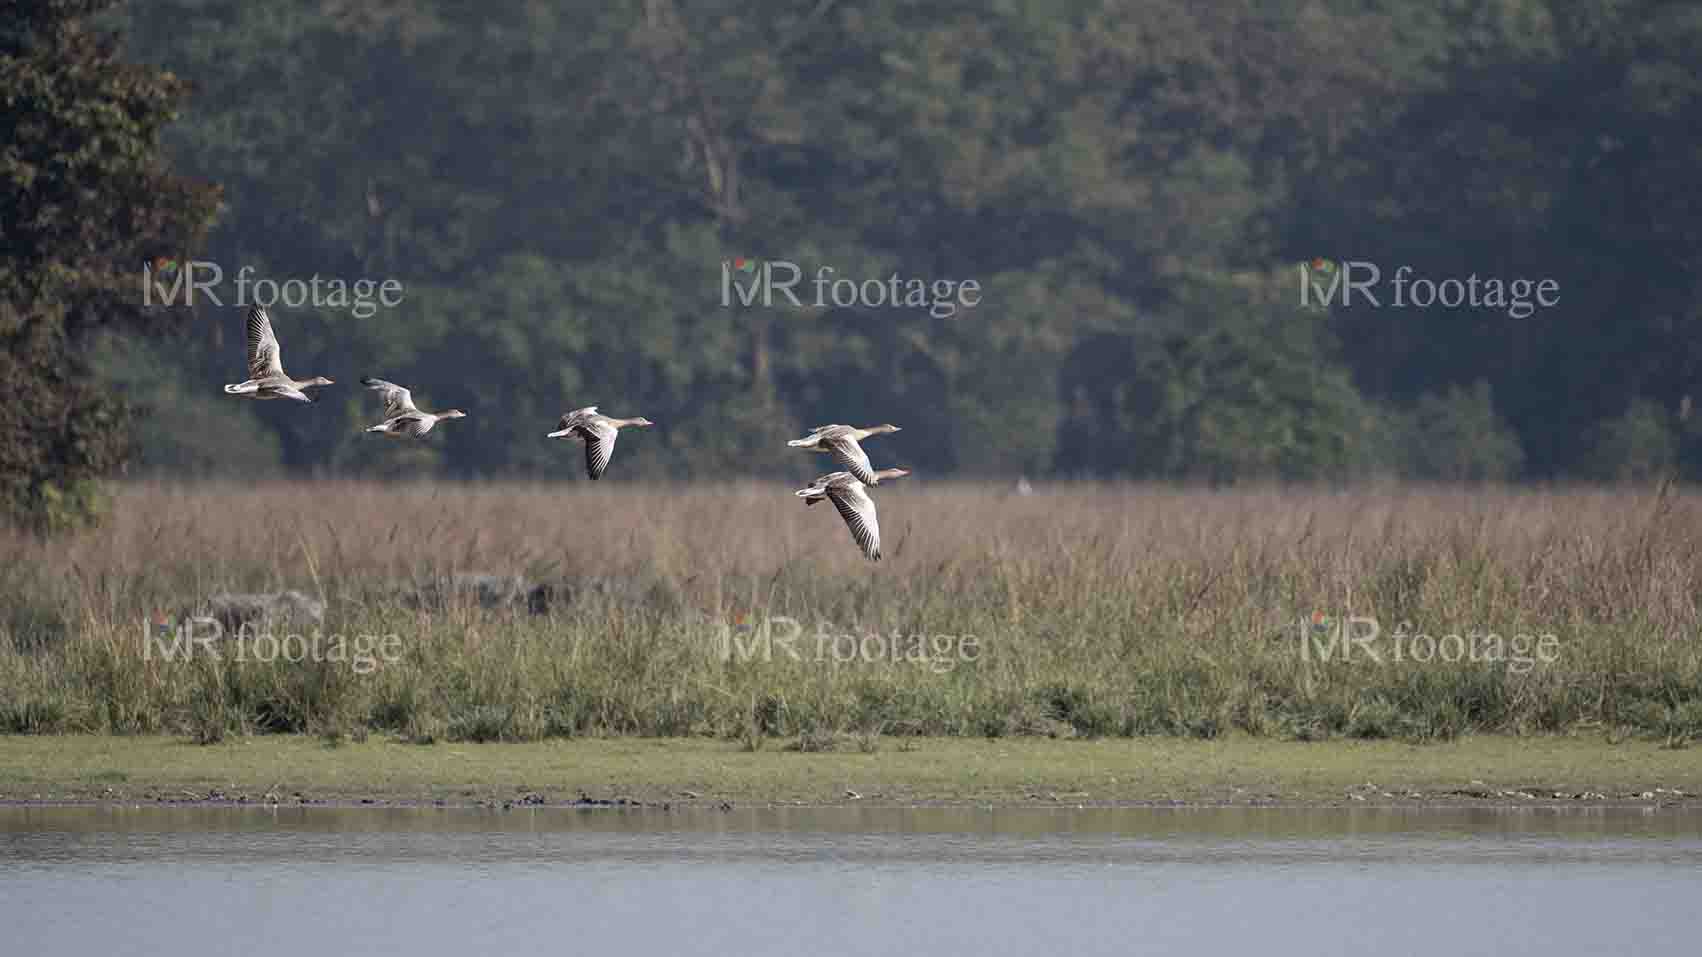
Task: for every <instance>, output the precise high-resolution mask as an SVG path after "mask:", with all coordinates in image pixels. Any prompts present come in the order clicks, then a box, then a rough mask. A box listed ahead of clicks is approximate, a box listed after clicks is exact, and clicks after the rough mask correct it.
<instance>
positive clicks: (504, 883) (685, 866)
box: [0, 807, 1702, 957]
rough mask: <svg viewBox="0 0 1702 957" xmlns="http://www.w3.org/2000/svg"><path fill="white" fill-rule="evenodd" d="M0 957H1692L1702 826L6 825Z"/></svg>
mask: <svg viewBox="0 0 1702 957" xmlns="http://www.w3.org/2000/svg"><path fill="white" fill-rule="evenodd" d="M0 927H3V928H4V931H0V939H3V940H6V941H7V943H4V944H0V952H3V953H7V954H20V955H23V954H31V955H36V954H41V955H48V954H78V955H83V954H102V955H109V954H171V955H196V954H243V955H265V954H280V955H289V957H318V955H329V954H407V955H419V957H425V955H437V954H444V955H456V957H468V955H482V954H509V953H517V954H518V953H540V952H549V953H571V954H577V953H589V954H607V955H625V954H728V955H740V957H744V955H763V954H776V955H779V954H784V955H787V957H803V955H811V954H818V953H820V954H837V953H867V954H898V953H903V954H1045V955H1063V954H1070V955H1075V954H1139V953H1155V954H1159V953H1162V954H1178V953H1198V954H1254V955H1261V957H1262V955H1276V954H1305V955H1308V957H1319V955H1331V954H1352V955H1355V957H1364V955H1367V954H1417V953H1429V954H1497V955H1508V954H1541V955H1543V957H1565V955H1574V954H1576V955H1592V957H1595V955H1604V954H1630V953H1654V952H1662V953H1666V952H1673V953H1685V952H1690V950H1691V949H1692V948H1693V947H1695V946H1697V941H1699V940H1702V811H1696V810H1688V811H1670V810H1668V811H1658V812H1653V811H1641V810H1612V811H1610V810H1593V811H1556V810H1422V811H1407V810H1377V809H1364V810H1287V809H1187V810H1182V809H1177V810H1169V809H1116V810H1109V809H1107V810H1092V809H1090V810H1067V811H1055V810H1040V809H1008V810H973V809H906V810H887V809H873V808H871V809H813V810H802V809H778V810H773V809H763V810H742V809H741V810H734V811H731V812H727V813H722V812H717V811H701V812H699V811H692V812H685V813H681V812H678V811H676V812H673V813H661V812H648V811H622V810H609V809H595V810H575V809H562V808H551V809H525V810H520V809H516V810H512V811H476V810H440V809H405V810H396V809H325V808H307V809H301V808H285V809H260V808H245V809H228V808H158V807H147V808H136V809H128V808H22V807H11V808H0Z"/></svg>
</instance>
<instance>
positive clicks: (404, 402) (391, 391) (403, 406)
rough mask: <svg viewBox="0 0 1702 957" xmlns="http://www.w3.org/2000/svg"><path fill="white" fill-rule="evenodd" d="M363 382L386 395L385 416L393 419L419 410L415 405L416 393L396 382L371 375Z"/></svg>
mask: <svg viewBox="0 0 1702 957" xmlns="http://www.w3.org/2000/svg"><path fill="white" fill-rule="evenodd" d="M360 381H361V384H362V385H364V386H366V387H367V388H369V389H371V390H373V391H374V392H377V393H378V394H379V395H382V396H383V397H384V417H385V418H387V419H393V418H396V417H397V416H400V415H406V414H408V413H410V412H418V411H419V409H418V408H417V407H415V405H414V394H413V393H412V392H409V391H408V390H407V389H404V388H402V387H401V386H399V385H397V384H396V383H394V382H386V381H384V380H383V379H374V378H372V377H371V376H367V377H366V378H364V379H362V380H360Z"/></svg>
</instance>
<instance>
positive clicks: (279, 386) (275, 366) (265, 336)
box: [225, 306, 332, 402]
mask: <svg viewBox="0 0 1702 957" xmlns="http://www.w3.org/2000/svg"><path fill="white" fill-rule="evenodd" d="M331 384H332V383H331V380H330V379H327V378H325V377H324V376H314V377H313V378H311V379H292V378H290V377H289V376H287V375H285V374H284V359H283V354H282V353H281V352H279V351H278V337H277V336H276V335H274V334H273V332H272V318H271V317H270V316H268V315H266V310H265V309H264V308H262V307H260V306H251V307H249V310H248V381H246V382H238V383H235V384H232V385H227V386H225V391H226V392H228V393H230V394H231V395H245V396H248V397H249V398H253V399H293V400H295V401H297V402H312V401H313V399H312V398H311V397H309V396H308V394H307V391H306V390H307V389H309V388H311V387H313V386H321V385H331Z"/></svg>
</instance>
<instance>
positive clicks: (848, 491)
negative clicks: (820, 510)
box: [827, 485, 881, 562]
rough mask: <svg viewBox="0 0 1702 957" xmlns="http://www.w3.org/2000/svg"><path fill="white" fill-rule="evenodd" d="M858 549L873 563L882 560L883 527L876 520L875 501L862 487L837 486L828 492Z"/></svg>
mask: <svg viewBox="0 0 1702 957" xmlns="http://www.w3.org/2000/svg"><path fill="white" fill-rule="evenodd" d="M827 495H828V498H830V499H832V500H833V507H834V508H837V509H839V517H840V518H843V519H845V527H847V528H849V529H851V537H852V538H854V539H856V540H857V547H858V548H861V549H862V550H863V554H864V555H865V556H867V557H868V558H870V559H871V560H873V561H877V562H878V561H880V560H881V526H880V523H879V522H878V521H876V519H875V500H874V499H872V498H870V497H869V493H868V492H866V491H864V489H863V487H862V486H861V485H835V486H833V487H832V488H829V489H828V490H827Z"/></svg>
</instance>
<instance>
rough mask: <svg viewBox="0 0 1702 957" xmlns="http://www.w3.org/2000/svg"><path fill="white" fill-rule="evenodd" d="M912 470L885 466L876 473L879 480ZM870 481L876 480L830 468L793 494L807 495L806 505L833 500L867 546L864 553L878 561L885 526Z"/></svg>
mask: <svg viewBox="0 0 1702 957" xmlns="http://www.w3.org/2000/svg"><path fill="white" fill-rule="evenodd" d="M909 474H910V470H909V469H881V470H880V471H878V472H876V473H874V477H875V480H876V482H879V481H880V480H882V479H894V478H903V477H904V476H906V475H909ZM868 484H873V483H865V482H863V480H861V479H859V478H858V477H857V476H855V475H853V474H851V473H850V472H829V473H828V474H826V475H823V476H820V477H819V478H817V479H816V480H815V481H814V482H811V483H810V484H809V486H808V487H806V488H801V489H799V490H797V491H796V492H794V493H792V494H794V495H796V496H798V497H799V498H801V499H803V500H804V504H805V505H814V504H815V503H817V502H819V501H821V500H822V499H827V500H828V501H830V502H832V503H833V507H834V508H836V509H838V510H839V517H840V518H843V519H845V527H846V528H849V529H850V530H851V537H852V538H853V539H854V540H856V542H857V547H858V548H861V549H862V550H863V555H864V557H866V558H868V559H869V560H870V561H876V562H878V561H880V560H881V526H880V522H879V521H878V520H877V519H876V517H875V500H874V499H872V498H870V497H869V492H868V489H867V485H868Z"/></svg>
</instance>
